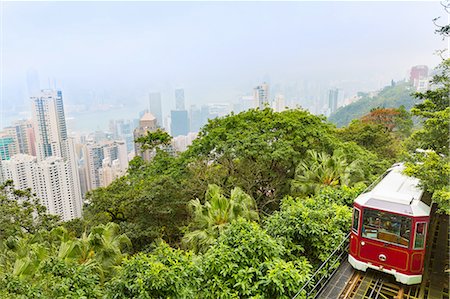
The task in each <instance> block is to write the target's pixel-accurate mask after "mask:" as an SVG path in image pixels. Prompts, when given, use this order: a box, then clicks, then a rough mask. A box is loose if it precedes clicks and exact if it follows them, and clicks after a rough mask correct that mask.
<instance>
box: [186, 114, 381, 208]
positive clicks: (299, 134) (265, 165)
mask: <svg viewBox="0 0 450 299" xmlns="http://www.w3.org/2000/svg"><path fill="white" fill-rule="evenodd" d="M337 148H344V149H343V151H344V152H345V155H346V156H347V154H348V153H349V152H352V153H353V157H352V161H353V160H355V159H359V158H361V159H365V161H367V163H363V164H362V165H363V171H364V173H365V175H370V174H371V172H372V170H373V167H372V166H373V164H374V163H376V162H375V159H372V158H373V156H370V155H369V154H368V153H367V152H366V151H364V150H362V149H360V148H359V147H358V146H357V145H355V144H349V143H347V144H346V143H345V142H342V141H341V140H339V139H338V138H337V137H336V136H335V132H334V129H333V128H332V126H330V125H329V124H327V123H326V122H325V121H324V119H323V118H321V117H317V116H314V115H312V114H310V113H308V112H306V111H303V110H300V109H296V110H287V111H284V112H279V113H278V112H274V111H273V110H271V109H269V108H266V109H264V110H258V109H256V110H248V111H246V112H242V113H239V114H236V115H234V114H232V115H230V116H227V117H224V118H217V119H214V120H210V122H209V123H208V124H207V125H206V126H205V127H204V128H203V130H202V131H201V132H200V134H199V138H198V139H197V140H195V141H194V143H193V145H192V146H191V147H190V148H189V149H188V151H187V152H186V153H184V155H183V159H186V160H187V161H189V162H188V163H187V167H188V168H187V169H188V172H189V176H188V179H186V183H187V185H188V186H189V187H191V186H192V188H189V190H192V191H190V192H193V194H192V197H193V198H195V197H200V196H201V195H202V194H204V192H205V190H206V188H207V185H208V183H210V181H209V180H211V179H212V180H214V183H215V184H217V185H219V186H220V187H222V188H223V189H224V190H231V189H232V188H233V187H235V186H239V187H241V188H242V190H243V191H244V192H246V193H247V194H249V195H250V196H252V197H253V198H254V199H255V200H256V203H257V205H258V210H259V211H260V212H263V213H271V212H272V211H274V210H276V209H277V207H278V204H279V201H280V199H281V198H282V197H283V196H285V195H287V194H289V190H290V180H292V179H293V177H294V173H295V167H296V166H297V165H298V164H299V163H300V162H301V161H302V160H303V159H305V158H306V152H307V150H309V149H311V150H316V151H318V152H327V153H332V152H333V151H334V150H335V149H337ZM191 180H192V181H193V182H192V181H191Z"/></svg>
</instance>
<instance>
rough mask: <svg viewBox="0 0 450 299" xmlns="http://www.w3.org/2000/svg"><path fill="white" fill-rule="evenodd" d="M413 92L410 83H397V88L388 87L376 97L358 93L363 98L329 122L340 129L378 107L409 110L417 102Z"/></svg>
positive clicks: (332, 117) (338, 111)
mask: <svg viewBox="0 0 450 299" xmlns="http://www.w3.org/2000/svg"><path fill="white" fill-rule="evenodd" d="M413 91H414V90H413V88H412V87H411V85H409V84H408V83H397V84H396V85H395V86H386V87H385V88H383V89H382V90H381V91H380V92H379V93H378V94H377V95H374V96H372V95H370V94H369V93H362V92H361V93H358V95H359V96H360V97H361V98H360V99H359V100H358V101H356V102H354V103H352V104H350V105H347V106H345V107H341V108H339V109H338V110H337V111H336V112H335V113H333V114H331V115H330V117H329V118H328V120H329V121H330V122H332V123H334V124H335V125H336V126H338V127H343V126H346V125H348V124H349V123H350V122H351V121H352V120H353V119H357V118H360V117H361V116H363V115H365V114H367V113H368V112H370V110H371V109H373V108H376V107H383V108H398V107H400V106H402V105H403V106H404V107H405V109H406V110H409V109H411V108H412V106H413V105H414V104H415V103H416V101H417V100H416V99H414V98H413V97H412V96H411V94H412V93H413Z"/></svg>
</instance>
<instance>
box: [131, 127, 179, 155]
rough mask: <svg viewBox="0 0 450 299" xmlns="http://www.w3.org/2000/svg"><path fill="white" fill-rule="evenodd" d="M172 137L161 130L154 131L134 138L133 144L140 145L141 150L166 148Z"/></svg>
mask: <svg viewBox="0 0 450 299" xmlns="http://www.w3.org/2000/svg"><path fill="white" fill-rule="evenodd" d="M171 140H172V136H170V135H169V134H168V133H167V132H166V131H164V130H162V129H159V128H158V129H156V131H153V132H152V131H147V134H146V135H144V136H141V137H138V138H136V140H135V142H136V143H140V144H141V150H142V151H145V150H153V149H156V148H159V147H161V146H167V145H169V144H170V141H171Z"/></svg>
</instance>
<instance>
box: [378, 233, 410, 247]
mask: <svg viewBox="0 0 450 299" xmlns="http://www.w3.org/2000/svg"><path fill="white" fill-rule="evenodd" d="M378 239H379V240H383V241H386V242H389V243H394V244H400V245H403V246H408V245H409V244H408V240H407V239H405V238H402V237H399V236H397V235H396V234H392V233H387V232H378Z"/></svg>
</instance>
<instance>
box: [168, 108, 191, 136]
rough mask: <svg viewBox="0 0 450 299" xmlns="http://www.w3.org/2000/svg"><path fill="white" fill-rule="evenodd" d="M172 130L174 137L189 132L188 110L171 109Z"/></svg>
mask: <svg viewBox="0 0 450 299" xmlns="http://www.w3.org/2000/svg"><path fill="white" fill-rule="evenodd" d="M170 122H171V123H170V129H171V130H170V131H171V134H172V136H173V137H177V136H180V135H187V134H188V133H189V118H188V112H187V111H186V110H172V111H170Z"/></svg>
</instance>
